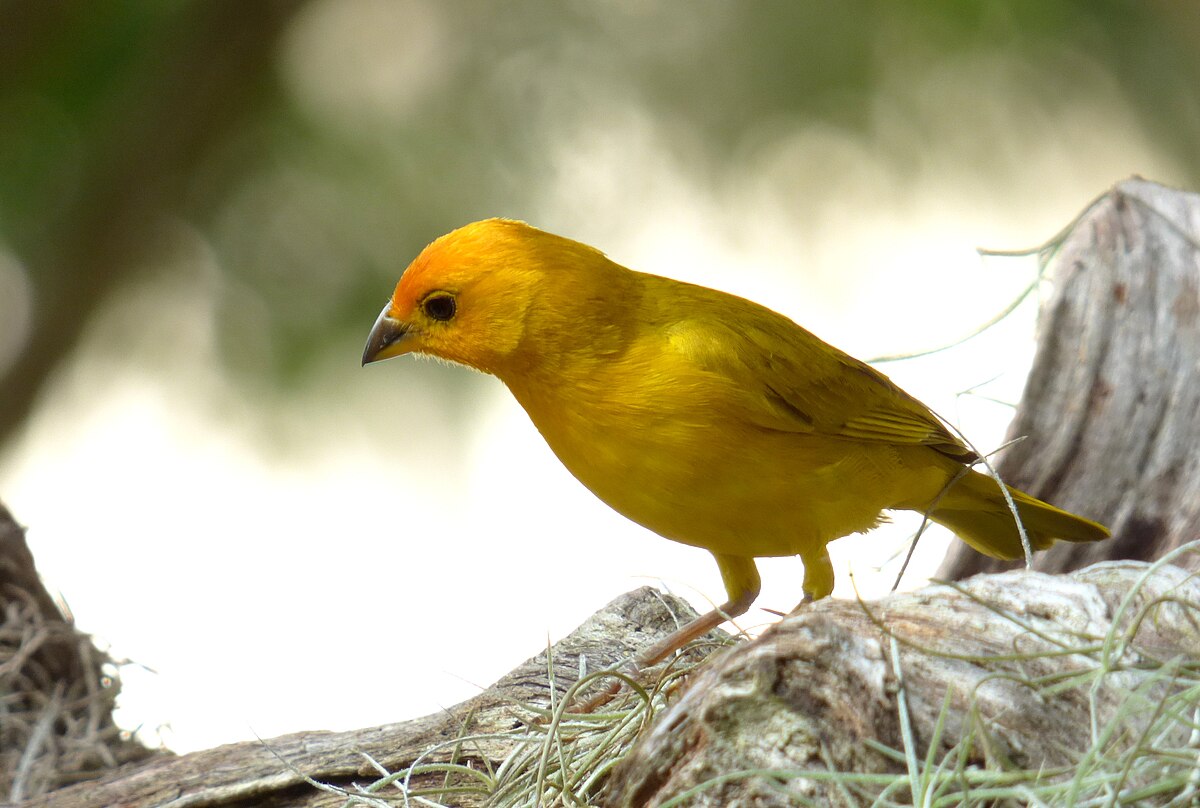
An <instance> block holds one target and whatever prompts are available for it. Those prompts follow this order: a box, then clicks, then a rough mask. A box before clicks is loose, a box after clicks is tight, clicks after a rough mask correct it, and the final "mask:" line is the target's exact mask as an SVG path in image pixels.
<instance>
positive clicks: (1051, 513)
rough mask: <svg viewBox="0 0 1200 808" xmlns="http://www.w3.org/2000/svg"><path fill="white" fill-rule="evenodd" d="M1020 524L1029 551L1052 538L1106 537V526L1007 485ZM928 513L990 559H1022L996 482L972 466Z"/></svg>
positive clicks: (1097, 538) (1005, 504) (1019, 541)
mask: <svg viewBox="0 0 1200 808" xmlns="http://www.w3.org/2000/svg"><path fill="white" fill-rule="evenodd" d="M1008 492H1009V493H1010V494H1011V495H1012V499H1013V504H1014V505H1016V506H1017V513H1019V514H1020V515H1021V524H1023V525H1024V526H1025V532H1026V534H1027V535H1028V536H1029V544H1030V546H1031V547H1032V549H1034V550H1044V549H1045V548H1047V547H1049V546H1050V545H1051V544H1053V543H1054V542H1055V541H1058V540H1061V541H1070V542H1083V541H1099V540H1101V539H1106V538H1108V536H1109V532H1108V528H1106V527H1104V526H1103V525H1101V524H1098V523H1096V522H1093V521H1092V520H1090V519H1084V518H1083V517H1082V516H1076V515H1075V514H1073V513H1068V512H1067V511H1064V510H1062V509H1061V508H1056V507H1054V506H1053V505H1050V504H1048V503H1046V502H1042V501H1041V500H1040V499H1036V498H1034V497H1031V496H1029V494H1026V493H1025V492H1024V491H1018V490H1017V489H1016V488H1011V487H1009V488H1008ZM929 518H930V519H932V520H933V521H935V522H938V523H939V524H942V525H945V526H946V527H948V528H950V529H951V530H953V531H954V532H955V533H956V534H957V535H958V537H959V538H960V539H962V540H963V541H965V542H966V543H967V544H969V545H971V546H972V547H974V548H975V549H976V550H978V551H979V552H981V553H983V554H984V555H989V556H991V557H992V558H1003V559H1014V558H1021V557H1022V556H1024V554H1025V552H1024V550H1023V549H1022V548H1021V536H1020V534H1019V533H1018V532H1017V526H1016V524H1015V522H1014V520H1013V515H1012V511H1010V510H1009V509H1008V503H1007V502H1006V501H1005V499H1004V496H1003V495H1002V494H1001V493H1000V488H999V486H997V485H996V481H995V480H993V479H992V478H991V477H988V476H987V475H984V474H980V473H979V472H977V471H968V472H967V474H966V476H965V477H963V478H962V479H960V480H958V481H957V482H956V483H954V484H953V485H952V487H951V488H950V490H949V491H947V492H946V494H945V496H944V497H942V499H941V501H939V502H938V503H937V507H936V508H935V510H933V511H932V512H931V513H930V514H929Z"/></svg>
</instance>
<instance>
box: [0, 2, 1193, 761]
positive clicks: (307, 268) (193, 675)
mask: <svg viewBox="0 0 1200 808" xmlns="http://www.w3.org/2000/svg"><path fill="white" fill-rule="evenodd" d="M1197 87H1200V5H1198V4H1195V3H1171V2H1146V1H1144V0H1143V1H1135V0H1127V2H1118V1H1117V0H1110V1H1108V2H1101V1H1098V0H1076V1H1075V2H1066V1H1065V0H1029V1H1028V2H1019V1H1018V2H1012V1H1011V0H1006V1H1005V2H987V1H986V0H982V1H981V2H975V3H961V2H951V0H945V1H944V2H933V1H932V0H927V1H926V2H913V3H903V4H902V3H892V2H887V0H875V1H874V2H871V1H869V0H853V1H852V2H841V3H818V2H795V1H794V0H788V2H755V3H749V2H745V3H737V2H714V1H712V0H693V2H688V3H644V2H634V1H633V0H624V1H623V2H559V3H535V2H514V3H503V4H498V3H489V2H483V1H482V0H455V1H454V2H443V1H440V0H259V1H258V2H252V3H246V2H239V1H237V0H205V1H204V2H201V1H200V0H172V1H171V2H163V0H116V1H115V2H107V3H95V2H84V1H83V0H76V1H75V2H69V1H66V2H34V1H33V0H16V1H15V2H14V1H13V0H9V2H4V3H0V500H2V501H4V502H5V503H6V504H7V505H8V506H9V507H10V508H11V509H12V511H13V513H14V514H15V515H16V517H17V518H18V519H20V520H21V521H22V522H23V523H25V524H27V525H28V526H29V541H30V544H31V546H32V548H33V551H34V554H35V556H36V558H37V561H38V564H39V567H40V569H41V571H42V573H43V575H44V576H45V577H46V578H47V579H48V582H49V585H50V586H51V588H52V589H56V590H57V591H59V592H61V593H62V596H63V598H64V600H65V601H66V603H67V604H69V606H70V608H71V609H72V611H73V613H74V615H75V617H76V620H77V622H78V624H79V625H80V626H81V627H82V628H83V629H85V630H87V631H91V632H93V633H94V634H95V635H96V636H97V639H98V641H99V642H100V643H101V644H102V645H105V646H107V647H109V648H110V649H111V652H112V653H113V654H114V655H116V656H118V657H121V658H124V659H127V660H130V662H131V663H132V664H130V665H129V666H127V667H126V669H125V671H124V679H125V685H124V688H125V689H124V693H123V695H122V699H121V711H120V713H119V716H118V717H119V719H120V720H121V721H122V722H123V724H124V725H125V726H127V727H128V728H130V729H131V730H135V729H136V730H139V731H140V732H141V736H142V737H143V738H144V739H146V740H147V742H149V743H152V744H153V743H159V742H162V743H166V744H167V745H169V746H170V747H172V748H174V749H177V750H180V751H187V750H190V749H195V748H200V747H206V746H211V745H215V744H219V743H224V742H228V741H233V740H240V739H245V738H252V737H254V735H255V734H257V735H259V736H262V737H269V736H272V735H276V734H279V733H282V732H287V731H293V730H301V729H348V728H352V727H356V726H367V725H372V724H379V723H384V722H388V721H396V720H400V719H403V718H407V717H411V716H415V715H418V714H423V713H427V712H432V711H434V710H437V709H438V708H439V707H441V706H446V705H449V704H452V703H455V702H457V701H459V700H461V699H463V698H466V697H468V696H470V695H472V694H474V693H475V692H477V690H478V688H480V687H483V686H486V685H487V684H489V683H490V682H491V681H493V680H494V679H495V678H497V677H498V676H499V675H501V674H502V673H504V672H506V671H507V670H509V669H510V668H511V667H513V666H514V665H515V664H517V663H518V662H520V661H521V660H523V659H525V658H526V657H528V656H531V655H533V654H534V653H536V652H537V651H539V650H540V649H541V648H543V647H544V646H545V645H546V643H547V642H548V641H550V640H554V639H558V638H559V637H561V636H562V635H563V634H565V633H567V632H569V631H570V630H571V629H572V628H574V626H575V625H576V624H578V623H579V622H580V621H582V620H583V619H584V618H586V617H587V616H588V615H589V614H591V613H592V612H593V611H595V610H596V609H598V608H600V607H601V606H603V605H604V603H606V602H607V601H608V600H609V599H611V598H612V597H615V596H616V595H617V594H619V593H620V592H622V591H625V590H627V589H630V588H633V587H635V586H639V585H643V584H662V585H665V586H667V587H668V588H670V589H671V590H672V591H675V592H678V593H680V594H682V595H684V596H686V597H688V598H689V599H691V600H692V601H693V602H695V603H696V604H697V606H698V607H700V608H707V606H708V604H709V602H710V601H713V600H715V601H717V602H719V601H720V600H722V599H723V594H724V593H723V591H722V589H721V585H720V580H719V577H718V575H717V571H716V566H715V564H713V562H712V560H711V558H710V557H709V556H708V555H707V553H705V552H703V551H699V550H694V549H691V548H687V547H683V546H681V545H675V544H672V543H670V542H667V541H665V540H663V539H660V538H658V537H656V536H653V535H651V534H649V533H647V532H646V531H644V530H643V529H641V528H639V527H637V526H636V525H632V524H630V523H628V522H626V521H625V520H624V519H622V518H621V517H619V516H617V515H615V514H613V513H612V512H611V511H609V510H608V509H607V508H606V507H605V506H604V505H602V504H601V503H599V502H598V501H597V500H595V499H594V498H593V497H592V496H591V495H590V494H589V493H588V492H587V491H586V490H584V489H583V488H582V487H581V486H580V485H579V484H578V483H576V482H575V481H574V479H573V478H571V477H570V476H569V474H568V473H567V472H566V471H565V470H563V469H562V468H561V466H559V465H558V463H557V461H555V460H554V458H553V457H552V456H551V455H550V453H549V450H548V449H546V447H545V446H544V445H543V443H542V442H541V440H540V438H539V437H538V435H537V433H536V432H535V430H534V429H533V428H532V427H531V426H530V424H529V423H528V421H527V420H526V418H525V416H524V414H523V413H522V412H521V411H520V409H519V408H518V407H517V405H516V404H514V403H513V402H512V400H511V399H510V398H509V396H508V394H507V392H506V391H505V390H504V389H503V387H502V386H501V385H500V384H499V383H497V382H496V381H495V380H494V379H491V378H489V377H484V376H481V375H479V374H474V373H470V372H467V371H465V370H463V369H461V368H452V367H447V366H443V365H439V364H435V363H432V362H422V361H418V360H416V359H413V358H405V359H402V360H397V361H394V362H389V363H386V364H383V365H373V366H371V367H368V368H365V369H362V368H360V367H359V357H360V355H361V351H362V345H363V342H364V340H365V338H366V334H367V331H368V330H369V328H370V326H371V324H372V322H373V320H374V318H375V316H376V314H377V313H378V311H379V309H380V308H381V306H382V305H383V303H384V302H385V300H386V299H387V297H388V295H389V294H390V291H391V288H392V286H393V285H394V283H395V281H396V279H397V278H398V277H399V275H400V273H401V272H402V271H403V269H404V267H405V266H406V264H407V263H408V261H409V260H411V258H413V257H414V256H415V255H416V254H417V253H418V252H419V251H420V249H421V248H422V247H423V246H424V245H425V244H426V243H427V242H429V241H430V240H432V239H433V238H435V237H436V236H438V235H440V234H442V233H444V232H446V231H448V230H450V229H453V228H454V227H457V226H459V225H461V224H464V223H466V222H469V221H472V220H475V219H479V218H484V217H488V216H508V217H514V218H520V219H525V220H527V221H529V222H531V223H533V224H536V225H537V226H539V227H542V228H544V229H548V230H551V231H554V232H557V233H560V234H562V235H566V236H570V237H572V238H576V239H579V240H581V241H585V242H588V243H590V244H593V245H595V246H597V247H599V248H601V249H603V250H604V251H606V252H607V253H608V254H609V255H610V256H611V257H612V258H614V259H615V260H617V261H618V262H621V263H624V264H626V265H628V266H633V267H635V268H638V269H642V270H645V271H651V272H655V273H658V274H664V275H669V276H672V277H676V278H681V279H685V280H690V281H693V282H698V283H703V284H706V285H710V286H715V287H719V288H721V289H725V290H727V291H730V292H734V293H737V294H740V295H743V296H746V297H750V298H753V299H756V300H759V301H761V302H764V303H766V304H767V305H769V306H771V307H773V308H775V309H777V310H779V311H781V312H783V313H785V314H787V315H788V316H790V317H792V318H793V319H796V320H797V321H799V322H801V323H803V324H804V325H805V326H807V327H808V328H809V329H810V330H812V331H814V332H816V333H817V334H818V335H820V336H822V337H823V338H825V339H827V340H828V341H830V342H833V343H834V344H836V345H838V346H839V347H842V348H844V349H846V350H848V351H850V352H851V353H854V354H856V355H858V356H861V357H864V358H868V357H872V356H878V355H881V354H896V353H904V352H915V351H921V350H925V349H929V348H934V347H937V346H940V345H944V344H947V343H951V342H954V341H955V340H958V339H959V338H961V337H962V336H964V335H966V334H968V333H970V332H971V331H972V330H973V329H974V328H976V327H977V326H978V325H980V324H981V323H984V322H986V321H987V320H989V319H990V318H991V317H993V316H994V315H996V314H997V313H999V312H1000V311H1001V310H1003V309H1004V307H1005V306H1006V305H1008V303H1009V302H1010V301H1012V300H1015V299H1017V298H1018V297H1019V296H1020V294H1021V293H1022V290H1024V289H1026V288H1027V287H1028V286H1029V285H1030V284H1031V283H1033V282H1034V280H1035V277H1036V273H1037V269H1038V268H1037V264H1036V262H1035V261H1034V260H1033V259H1024V260H1022V259H998V258H987V259H983V258H981V257H980V256H979V255H978V254H977V253H976V248H977V247H990V248H998V249H1019V248H1026V247H1034V246H1037V245H1039V244H1040V243H1042V242H1044V241H1046V240H1047V239H1049V238H1051V237H1052V236H1053V235H1054V234H1055V233H1056V232H1057V231H1058V230H1060V229H1061V228H1062V227H1064V226H1065V225H1067V224H1068V223H1069V222H1070V220H1071V219H1072V218H1074V217H1075V215H1076V214H1078V213H1079V212H1080V211H1081V210H1082V209H1083V208H1084V207H1085V206H1086V205H1087V203H1088V202H1089V200H1090V199H1092V198H1093V197H1095V196H1097V195H1098V194H1100V193H1103V192H1104V191H1105V190H1106V188H1107V187H1108V186H1110V185H1111V184H1113V183H1115V182H1116V181H1118V180H1120V179H1122V178H1124V177H1126V176H1128V175H1130V174H1134V173H1137V174H1142V175H1144V176H1147V177H1149V178H1152V179H1157V180H1160V181H1164V182H1167V183H1170V184H1175V185H1180V186H1185V187H1189V188H1195V187H1196V186H1197V184H1198V183H1197V179H1198V176H1200V99H1198V96H1197V92H1196V88H1197ZM1038 291H1039V294H1041V295H1044V290H1042V289H1040V288H1039V290H1038ZM1037 297H1038V295H1033V296H1031V297H1030V298H1029V299H1028V301H1027V302H1026V303H1025V304H1024V305H1022V306H1021V307H1020V308H1018V310H1017V311H1016V312H1015V313H1014V314H1013V315H1012V316H1010V317H1008V318H1007V319H1005V320H1004V321H1003V323H1002V324H1001V325H999V326H997V327H996V328H993V329H991V330H989V331H987V332H986V333H985V334H984V335H982V336H980V337H978V338H976V339H974V340H972V341H970V342H969V343H967V344H966V345H964V346H961V347H958V348H955V349H953V350H950V351H946V352H942V353H937V354H934V355H932V356H928V357H925V358H922V359H919V360H912V361H905V362H899V363H888V364H887V365H886V367H883V369H884V370H885V372H887V373H888V374H889V375H891V376H893V378H895V379H896V380H897V381H898V382H900V383H901V384H902V385H903V386H905V387H907V388H908V389H909V390H910V391H911V392H913V393H914V394H916V395H918V396H919V397H921V398H922V399H924V400H925V401H926V402H927V403H929V404H931V405H932V406H933V407H934V408H935V409H937V410H938V411H939V412H941V414H942V415H944V416H946V417H947V418H948V419H950V420H951V421H952V422H954V423H956V424H958V425H959V426H961V427H962V428H963V429H964V430H965V431H966V432H967V434H968V435H969V436H970V437H971V438H972V439H973V440H974V441H975V443H976V444H977V445H978V446H980V447H981V448H983V449H984V450H985V451H986V450H991V449H994V448H995V447H996V446H998V445H999V443H1000V442H1001V441H1002V439H1003V434H1004V428H1005V424H1006V423H1007V420H1008V419H1009V417H1010V415H1011V405H1012V404H1013V403H1014V402H1015V401H1016V400H1017V399H1018V397H1019V395H1020V390H1021V385H1022V382H1023V379H1024V374H1025V372H1026V370H1027V368H1028V363H1029V359H1030V356H1031V354H1032V350H1033V334H1034V320H1035V315H1036V308H1037V300H1036V298H1037ZM914 526H915V521H913V520H910V519H909V518H908V515H905V516H904V518H900V517H897V519H896V524H894V525H892V526H890V527H888V528H884V529H881V530H880V531H877V532H875V533H873V534H871V536H869V537H866V538H860V537H855V538H849V539H845V540H842V541H840V542H838V543H836V544H835V545H834V546H833V548H832V549H833V550H834V551H835V553H834V555H835V565H836V567H837V569H838V574H839V584H840V586H839V589H838V593H839V594H841V595H843V596H846V595H853V593H854V591H855V588H856V587H857V589H858V590H859V591H861V592H863V593H866V594H879V593H882V592H884V591H886V590H887V589H888V588H889V587H890V586H891V585H892V582H893V580H894V578H895V576H896V573H897V571H898V569H899V559H900V556H901V554H902V553H903V552H904V549H905V547H906V542H907V540H908V537H909V535H910V533H911V531H912V530H913V528H914ZM946 541H947V538H946V537H945V536H936V535H932V534H931V535H930V536H929V537H928V538H927V540H923V541H922V543H921V546H920V548H919V549H918V552H917V563H916V566H915V568H914V569H913V570H912V571H911V572H910V573H909V574H908V575H907V576H906V578H905V580H904V581H903V583H902V586H905V587H914V586H918V585H920V584H921V583H922V582H923V578H922V575H928V574H930V572H931V571H932V569H933V567H934V566H935V565H936V563H937V561H938V560H939V559H940V556H941V553H942V552H943V550H944V547H945V542H946ZM762 567H763V571H764V580H765V584H766V586H765V590H764V595H763V597H762V598H761V599H760V601H759V605H760V606H766V607H771V608H775V609H780V610H787V609H790V608H791V607H792V606H793V605H794V604H795V602H796V601H797V600H798V599H799V596H800V586H799V584H800V579H801V575H802V568H801V566H800V565H799V562H798V561H795V560H792V559H781V560H772V561H770V562H766V563H763V564H762ZM849 572H852V573H853V574H852V575H850V574H848V573H849ZM771 619H773V618H771V617H770V615H767V614H766V613H764V612H762V611H761V610H759V609H757V608H755V609H754V610H752V611H751V613H750V614H749V615H747V616H746V618H745V619H744V620H743V621H741V623H742V625H744V626H746V627H748V628H754V627H756V626H760V625H762V624H764V623H767V622H769V621H770V620H771Z"/></svg>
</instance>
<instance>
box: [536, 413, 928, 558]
mask: <svg viewBox="0 0 1200 808" xmlns="http://www.w3.org/2000/svg"><path fill="white" fill-rule="evenodd" d="M538 426H539V429H540V430H541V431H542V434H543V436H544V437H545V438H546V440H547V442H548V443H549V444H550V447H551V448H552V449H553V450H554V452H555V454H557V455H558V457H559V459H560V460H562V462H563V464H564V465H566V466H567V468H568V469H569V470H570V471H571V472H572V473H573V474H574V475H575V476H576V477H577V478H578V479H579V480H580V481H581V482H582V483H583V484H584V485H586V486H587V487H588V488H589V489H590V490H591V491H592V492H593V493H594V494H596V496H598V497H599V498H600V499H602V500H603V501H604V502H606V503H607V504H608V505H610V506H611V507H612V508H614V509H615V510H617V511H618V512H620V513H622V514H623V515H625V516H626V517H628V518H629V519H632V520H633V521H635V522H637V523H639V524H641V525H643V526H645V527H647V528H649V529H650V530H653V531H654V532H656V533H658V534H660V535H662V536H665V537H666V538H669V539H673V540H675V541H678V542H682V543H684V544H690V545H693V546H697V547H703V548H705V549H707V550H710V551H712V552H716V553H726V554H731V555H741V556H785V555H797V554H801V555H803V554H807V553H809V552H815V551H816V550H818V549H819V548H821V547H823V546H824V545H825V544H827V543H828V542H830V541H832V540H834V539H836V538H840V537H842V536H845V535H848V534H850V533H856V532H860V531H864V530H869V529H870V528H872V527H874V526H875V525H876V524H878V522H879V516H880V511H881V510H882V509H884V508H887V507H890V506H892V505H894V504H896V503H897V502H900V501H904V500H905V499H906V497H907V496H908V495H910V494H911V492H909V491H906V490H902V489H904V488H905V487H906V485H907V484H908V481H909V478H910V477H911V470H909V471H908V474H907V475H906V474H905V471H906V469H905V465H904V464H903V462H902V458H901V457H900V456H899V455H898V454H897V452H896V451H895V450H894V449H893V448H892V447H889V446H887V445H884V444H879V445H872V444H863V443H859V442H854V441H846V440H840V439H835V438H825V437H821V436H813V435H806V434H794V433H784V432H775V431H768V430H762V429H757V428H750V427H748V428H745V429H738V430H734V431H732V432H731V431H730V430H724V431H722V430H717V429H714V428H711V427H706V426H703V425H687V424H684V423H680V422H677V421H671V420H667V419H663V420H661V421H660V420H651V421H649V422H647V421H643V422H642V423H641V424H640V425H639V427H638V428H636V429H632V430H631V429H629V428H628V427H626V428H624V429H620V428H617V427H616V426H614V425H611V424H608V425H606V424H605V423H604V422H603V419H595V418H592V419H587V420H580V421H577V422H575V423H573V424H551V425H543V424H538Z"/></svg>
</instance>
